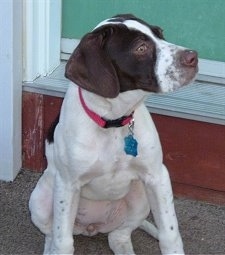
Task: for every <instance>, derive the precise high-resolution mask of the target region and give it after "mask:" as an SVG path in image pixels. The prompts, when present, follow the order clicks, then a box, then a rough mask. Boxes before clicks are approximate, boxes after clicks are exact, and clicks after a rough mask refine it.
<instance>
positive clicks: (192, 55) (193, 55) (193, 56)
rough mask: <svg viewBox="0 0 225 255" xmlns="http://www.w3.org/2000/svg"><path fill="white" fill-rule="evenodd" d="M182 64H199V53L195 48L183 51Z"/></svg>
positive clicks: (194, 65) (190, 65)
mask: <svg viewBox="0 0 225 255" xmlns="http://www.w3.org/2000/svg"><path fill="white" fill-rule="evenodd" d="M181 64H183V65H185V66H189V67H196V66H197V64H198V53H197V52H196V51H194V50H184V51H182V52H181Z"/></svg>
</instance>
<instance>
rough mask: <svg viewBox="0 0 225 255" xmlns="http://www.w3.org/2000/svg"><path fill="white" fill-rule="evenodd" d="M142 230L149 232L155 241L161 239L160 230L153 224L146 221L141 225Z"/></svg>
mask: <svg viewBox="0 0 225 255" xmlns="http://www.w3.org/2000/svg"><path fill="white" fill-rule="evenodd" d="M139 228H140V229H142V230H144V231H145V232H147V233H148V234H149V235H151V236H152V237H154V238H155V239H157V240H158V239H159V232H158V229H157V228H156V227H155V226H154V225H153V223H151V222H149V221H147V220H144V221H143V222H142V223H141V225H140V226H139Z"/></svg>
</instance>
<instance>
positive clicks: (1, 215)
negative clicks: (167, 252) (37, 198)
mask: <svg viewBox="0 0 225 255" xmlns="http://www.w3.org/2000/svg"><path fill="white" fill-rule="evenodd" d="M39 177H40V173H34V172H31V171H21V173H20V174H19V175H18V176H17V178H16V180H15V181H14V182H12V183H5V182H0V197H1V199H0V219H1V220H0V254H41V253H42V251H43V250H42V249H43V243H44V236H43V235H42V234H41V233H40V232H39V231H38V230H37V229H36V228H35V227H34V226H33V225H32V223H31V221H30V214H29V211H28V199H29V196H30V193H31V191H32V189H33V188H34V186H35V184H36V182H37V180H38V178H39ZM175 206H176V211H177V216H178V221H179V226H180V231H181V235H182V237H183V242H184V246H185V251H186V253H187V254H224V253H225V207H224V206H218V205H212V204H207V203H202V202H198V201H193V200H187V199H180V198H179V199H175ZM132 237H133V244H134V249H135V251H136V253H137V254H142V255H143V254H159V249H158V242H157V241H156V240H154V239H153V238H151V237H150V236H148V235H147V234H146V233H144V232H143V231H141V230H136V231H134V233H133V236H132ZM75 241H76V244H75V249H76V254H96V255H97V254H98V255H106V254H112V252H111V251H110V249H109V246H108V243H107V235H103V234H99V235H97V236H94V237H84V236H76V237H75Z"/></svg>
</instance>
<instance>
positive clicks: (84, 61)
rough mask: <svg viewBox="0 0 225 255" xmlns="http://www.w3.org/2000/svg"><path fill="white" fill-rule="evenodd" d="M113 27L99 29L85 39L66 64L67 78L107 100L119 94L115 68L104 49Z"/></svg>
mask: <svg viewBox="0 0 225 255" xmlns="http://www.w3.org/2000/svg"><path fill="white" fill-rule="evenodd" d="M112 33H113V29H112V27H109V26H107V27H104V28H99V29H97V30H95V31H93V32H92V33H89V34H87V35H86V36H84V37H83V39H82V40H81V42H80V44H79V45H78V46H77V48H76V49H75V50H74V52H73V53H72V55H71V57H70V59H69V60H68V62H67V64H66V70H65V76H66V78H68V79H70V80H71V81H72V82H74V83H76V84H77V85H78V86H80V87H82V88H84V89H86V90H88V91H91V92H93V93H95V94H98V95H100V96H103V97H107V98H114V97H116V96H117V95H118V94H119V91H120V86H119V80H118V76H117V73H116V70H115V68H114V67H113V64H112V62H111V60H110V58H109V57H108V56H107V54H106V53H105V51H104V49H103V47H104V44H105V41H106V40H107V39H108V38H107V37H109V36H112Z"/></svg>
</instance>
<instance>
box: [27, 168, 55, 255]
mask: <svg viewBox="0 0 225 255" xmlns="http://www.w3.org/2000/svg"><path fill="white" fill-rule="evenodd" d="M53 178H54V177H53V176H52V175H51V174H50V173H49V171H48V169H47V170H46V171H45V173H44V174H43V175H42V176H41V178H40V179H39V181H38V183H37V185H36V187H35V189H34V190H33V192H32V194H31V197H30V201H29V209H30V212H31V219H32V221H33V223H34V224H35V225H36V226H37V227H38V228H39V229H40V231H41V232H42V233H44V234H45V236H46V237H45V249H44V250H45V251H44V253H48V249H49V247H50V244H51V234H52V210H53V209H52V207H53V182H54V180H53Z"/></svg>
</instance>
